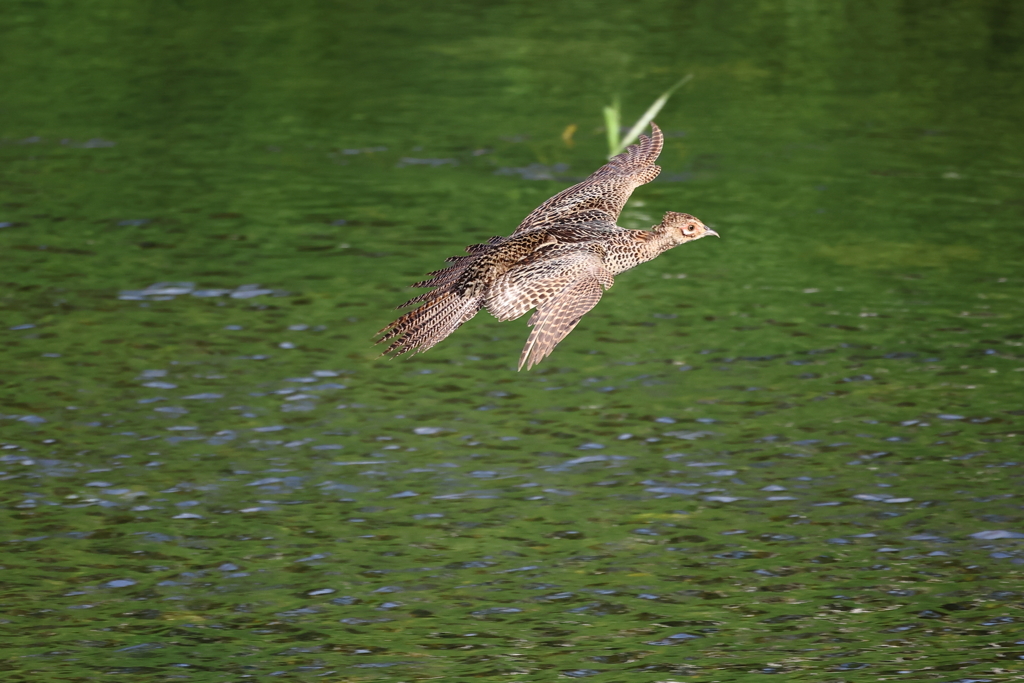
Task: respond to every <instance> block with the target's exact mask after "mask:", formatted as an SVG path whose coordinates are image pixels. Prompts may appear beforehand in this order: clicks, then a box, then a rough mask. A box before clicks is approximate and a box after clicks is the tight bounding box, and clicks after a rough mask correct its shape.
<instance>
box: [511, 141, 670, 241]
mask: <svg viewBox="0 0 1024 683" xmlns="http://www.w3.org/2000/svg"><path fill="white" fill-rule="evenodd" d="M663 143H664V136H663V135H662V133H661V129H660V128H658V126H656V125H655V124H654V123H651V137H647V136H646V135H641V136H640V141H639V142H637V144H635V145H630V146H629V147H628V148H627V149H626V151H625V152H623V153H622V154H619V155H618V156H616V157H613V158H612V159H611V160H610V161H609V162H608V163H607V164H605V165H604V166H602V167H601V168H599V169H597V170H596V171H594V173H592V174H591V175H590V177H589V178H587V179H586V180H584V181H583V182H582V183H579V184H578V185H573V186H572V187H570V188H568V189H566V190H562V191H561V192H559V193H558V194H556V195H555V196H554V197H552V198H551V199H549V200H547V201H546V202H544V203H543V204H541V205H540V206H538V207H537V208H536V209H534V210H533V212H532V213H531V214H530V215H529V216H527V217H526V218H525V219H524V220H523V222H522V223H520V224H519V227H518V228H516V231H515V232H514V233H512V234H513V235H517V234H521V233H524V232H529V231H531V230H537V229H539V228H543V227H546V226H549V225H553V224H556V223H561V224H564V225H571V224H580V223H590V222H594V221H609V222H611V223H613V224H614V223H615V222H616V221H617V220H618V219H619V214H620V213H622V207H623V206H625V205H626V201H628V200H629V196H630V195H631V194H633V190H635V189H636V188H638V187H640V186H641V185H643V184H644V183H649V182H651V181H652V180H654V179H655V178H657V177H658V174H659V173H661V168H660V167H658V166H655V164H654V162H655V161H656V160H657V159H658V155H659V154H661V148H662V145H663Z"/></svg>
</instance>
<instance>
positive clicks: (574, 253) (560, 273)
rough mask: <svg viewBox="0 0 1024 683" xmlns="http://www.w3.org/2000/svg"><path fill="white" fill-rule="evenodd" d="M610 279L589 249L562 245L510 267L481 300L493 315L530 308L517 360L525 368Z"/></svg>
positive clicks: (566, 329)
mask: <svg viewBox="0 0 1024 683" xmlns="http://www.w3.org/2000/svg"><path fill="white" fill-rule="evenodd" d="M613 282H614V279H613V277H612V274H611V272H610V271H609V270H608V269H607V268H606V267H605V265H604V263H603V262H602V261H601V258H600V257H599V256H598V255H597V254H596V253H594V252H592V251H589V250H580V249H566V250H565V251H564V252H562V253H559V252H557V251H555V252H553V253H550V254H546V255H544V256H543V257H541V258H537V259H536V260H534V261H531V262H529V263H526V264H524V265H522V266H520V267H518V268H515V269H513V270H511V271H509V272H508V273H506V274H505V275H503V276H502V277H501V278H499V280H498V281H497V282H496V283H495V284H494V285H493V286H492V287H491V288H490V290H489V291H488V294H487V299H486V301H485V302H484V305H485V306H486V307H487V309H488V310H489V311H490V312H491V314H492V315H494V317H495V318H497V319H498V320H512V319H514V318H518V317H519V316H521V315H523V314H524V313H526V312H527V311H529V310H530V309H531V308H536V309H537V311H536V312H535V313H534V314H533V317H531V318H530V323H529V324H530V326H531V327H533V331H532V332H530V337H529V339H527V341H526V346H525V347H524V348H523V354H522V356H521V357H520V359H519V369H520V370H522V369H523V366H524V365H525V366H526V369H527V370H529V369H530V368H531V367H533V366H534V365H536V364H537V363H539V362H540V361H541V360H543V359H544V358H545V357H546V356H547V355H548V354H550V353H551V351H552V350H553V349H554V348H555V346H556V345H557V344H558V342H560V341H562V340H563V339H565V337H566V336H567V335H568V334H569V333H570V332H572V331H573V328H575V327H576V325H577V323H579V321H580V319H581V318H582V317H583V316H584V315H585V314H586V313H587V312H588V311H589V310H590V309H592V308H593V307H594V306H596V305H597V302H598V301H600V300H601V292H602V291H604V290H605V289H607V288H608V287H611V286H612V284H613Z"/></svg>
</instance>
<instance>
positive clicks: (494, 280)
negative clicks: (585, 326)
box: [377, 123, 718, 370]
mask: <svg viewBox="0 0 1024 683" xmlns="http://www.w3.org/2000/svg"><path fill="white" fill-rule="evenodd" d="M663 142H664V136H663V135H662V133H661V130H660V129H659V128H658V126H656V125H655V124H653V123H652V124H651V137H649V138H648V137H647V136H646V135H641V136H640V140H639V142H638V143H637V144H635V145H632V146H630V147H629V148H628V149H626V151H625V152H623V153H622V154H619V155H618V156H616V157H614V158H612V159H611V160H610V161H609V162H608V163H607V164H605V165H604V166H602V167H601V168H599V169H598V170H597V171H595V172H594V173H593V174H592V175H591V176H590V177H589V178H587V179H586V180H584V181H583V182H582V183H579V184H578V185H574V186H572V187H570V188H568V189H567V190H563V191H561V192H559V193H558V194H556V195H555V196H554V197H552V198H551V199H549V200H547V201H546V202H544V203H543V204H541V205H540V206H538V207H537V208H536V209H534V211H533V212H532V213H531V214H530V215H529V216H527V217H526V218H525V219H524V220H523V222H522V223H520V224H519V227H518V228H516V230H515V232H513V233H512V235H510V236H509V237H492V238H491V239H490V240H488V241H487V243H486V244H474V245H471V246H468V247H466V251H467V252H469V255H468V256H453V257H451V258H449V259H448V261H449V262H451V263H453V264H454V265H452V266H450V267H448V268H445V269H443V270H438V271H434V272H433V273H431V275H432V276H433V277H431V278H430V279H429V280H424V281H423V282H417V283H416V284H414V285H413V287H435V289H434V290H432V291H430V292H426V293H425V294H420V295H419V296H416V297H413V298H412V299H410V300H409V301H406V302H405V303H404V304H402V305H401V306H399V307H398V308H405V307H406V306H411V305H412V304H417V303H418V304H421V305H420V307H419V308H417V309H415V310H412V311H410V312H408V313H406V314H405V315H403V316H402V317H401V318H399V319H398V320H396V321H394V322H393V323H391V324H390V325H388V326H387V327H385V328H384V329H382V330H381V331H380V333H381V334H383V336H382V337H381V338H380V339H379V340H378V341H377V343H380V342H383V341H389V340H390V341H391V345H390V346H388V348H387V350H386V351H385V352H384V353H385V354H387V353H391V352H394V353H395V355H396V356H399V355H401V354H403V353H406V352H408V351H418V352H422V351H426V350H427V349H429V348H430V347H432V346H434V345H435V344H437V343H438V342H440V341H441V340H442V339H444V338H445V337H447V336H448V335H450V334H451V333H452V332H454V331H455V330H456V329H458V327H459V326H460V325H462V324H463V323H464V322H466V321H467V320H469V319H470V318H472V317H473V316H474V315H476V314H477V313H479V312H480V309H482V308H486V309H487V310H488V312H490V314H491V315H493V316H494V317H495V318H497V319H498V320H514V319H516V318H518V317H520V316H521V315H523V314H524V313H526V312H527V311H529V310H531V309H534V308H535V309H537V310H536V312H535V313H534V314H533V316H532V317H531V318H530V322H529V325H530V326H531V327H533V330H532V332H531V333H530V337H529V339H527V340H526V346H525V347H524V348H523V353H522V355H521V356H520V358H519V369H520V370H522V369H523V366H524V365H525V366H526V369H527V370H529V369H530V368H531V367H533V366H534V365H536V364H537V363H539V362H540V361H541V360H543V359H544V357H546V356H547V355H548V354H550V353H551V351H552V350H553V349H554V348H555V345H556V344H558V342H560V341H562V340H563V339H565V337H566V335H568V334H569V333H570V332H572V330H573V328H575V327H576V324H577V323H579V321H580V319H581V318H582V317H583V316H584V315H585V314H586V313H587V311H589V310H590V309H592V308H593V307H594V306H596V305H597V302H598V301H600V299H601V293H602V291H603V290H605V289H608V288H609V287H611V286H612V284H613V283H614V279H613V278H614V276H615V275H616V274H618V273H621V272H623V271H626V270H629V269H630V268H633V267H634V266H637V265H639V264H641V263H644V262H645V261H650V260H651V259H653V258H655V257H656V256H658V255H659V254H661V253H662V252H664V251H667V250H669V249H671V248H672V247H676V246H679V245H680V244H684V243H686V242H692V241H693V240H698V239H700V238H701V237H707V236H708V235H714V236H716V237H718V233H716V232H715V231H714V230H712V229H711V228H709V227H707V226H706V225H704V224H703V223H702V222H701V221H699V220H698V219H696V218H694V217H693V216H691V215H689V214H685V213H676V212H674V211H669V212H667V213H666V214H665V216H664V218H662V221H661V223H659V224H658V225H655V226H654V227H653V228H652V229H651V230H627V229H626V228H620V227H619V226H617V225H615V222H616V221H617V220H618V218H619V214H620V213H621V212H622V207H623V206H624V205H625V204H626V201H627V200H628V199H629V196H630V195H631V194H632V193H633V190H635V189H636V188H637V187H639V186H640V185H643V184H645V183H649V182H651V181H652V180H654V179H655V178H656V177H657V176H658V173H660V172H661V168H660V167H658V166H655V164H654V162H655V160H657V158H658V155H659V154H660V153H661V148H662V144H663Z"/></svg>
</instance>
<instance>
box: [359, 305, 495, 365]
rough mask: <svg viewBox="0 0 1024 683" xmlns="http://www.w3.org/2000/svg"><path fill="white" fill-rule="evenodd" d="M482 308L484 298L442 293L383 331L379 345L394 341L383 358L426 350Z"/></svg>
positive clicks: (378, 341)
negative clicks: (390, 354)
mask: <svg viewBox="0 0 1024 683" xmlns="http://www.w3.org/2000/svg"><path fill="white" fill-rule="evenodd" d="M430 294H438V292H430ZM482 307H483V297H479V296H471V297H463V296H460V295H459V294H456V293H455V292H443V293H440V294H439V295H438V296H437V297H433V298H430V299H428V300H427V301H426V303H424V304H423V305H422V306H420V307H419V308H417V309H416V310H414V311H409V312H408V313H406V314H405V315H403V316H402V317H401V318H399V319H398V320H396V321H395V322H393V323H391V324H390V325H388V326H387V327H385V328H384V329H382V330H381V331H380V334H381V335H382V336H381V338H380V339H378V340H377V343H378V344H379V343H381V342H384V341H388V340H392V339H393V340H394V341H392V342H391V345H390V346H388V348H387V349H386V350H385V351H384V353H383V354H382V355H387V354H389V353H392V352H394V354H395V356H401V355H402V354H403V353H408V352H410V351H418V352H423V351H426V350H427V349H429V348H431V347H432V346H434V345H435V344H437V343H438V342H440V341H441V340H443V339H444V338H445V337H447V336H448V335H450V334H451V333H452V332H454V331H455V330H457V329H458V328H459V327H460V326H461V325H462V324H463V323H465V322H466V321H468V320H469V319H470V318H472V317H473V316H474V315H476V314H477V313H478V312H479V311H480V309H481V308H482Z"/></svg>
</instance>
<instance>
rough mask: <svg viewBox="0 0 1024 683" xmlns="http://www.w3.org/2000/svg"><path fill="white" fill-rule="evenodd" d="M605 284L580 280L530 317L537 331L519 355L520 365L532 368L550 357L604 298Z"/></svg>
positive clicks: (531, 335) (533, 332)
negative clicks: (559, 344)
mask: <svg viewBox="0 0 1024 683" xmlns="http://www.w3.org/2000/svg"><path fill="white" fill-rule="evenodd" d="M601 292H602V287H601V283H600V282H598V281H597V280H592V279H586V280H577V281H576V282H574V283H572V284H571V285H570V286H568V287H566V288H565V289H564V290H562V292H560V293H559V294H558V295H556V296H555V297H554V298H552V299H551V300H550V301H549V302H548V303H546V304H544V305H543V306H541V307H540V308H538V309H537V312H536V313H534V314H533V316H532V317H531V318H530V323H529V324H530V325H531V326H532V327H533V331H532V332H530V337H529V338H528V339H527V340H526V346H524V347H523V354H522V355H521V356H520V357H519V369H520V370H522V369H523V365H526V369H527V370H529V369H530V368H532V367H533V366H534V365H536V364H537V363H539V362H541V361H542V360H544V358H546V357H547V356H548V355H549V354H550V353H551V352H552V351H553V350H554V349H555V346H557V345H558V342H560V341H562V340H563V339H565V338H566V337H567V336H568V335H569V333H570V332H572V331H573V330H574V329H575V328H576V325H577V323H579V321H580V319H581V318H582V317H583V316H584V315H586V314H587V312H588V311H590V309H592V308H593V307H594V306H596V305H597V302H598V301H600V300H601Z"/></svg>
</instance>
